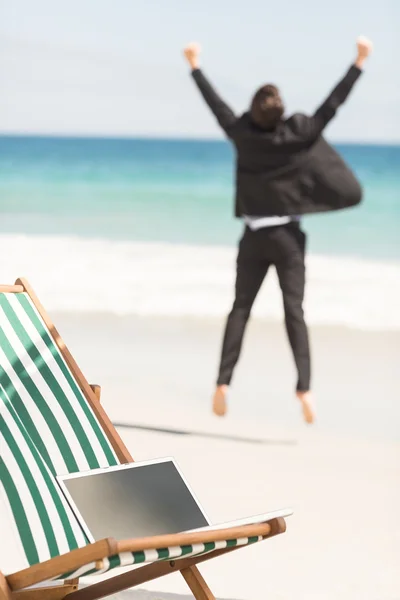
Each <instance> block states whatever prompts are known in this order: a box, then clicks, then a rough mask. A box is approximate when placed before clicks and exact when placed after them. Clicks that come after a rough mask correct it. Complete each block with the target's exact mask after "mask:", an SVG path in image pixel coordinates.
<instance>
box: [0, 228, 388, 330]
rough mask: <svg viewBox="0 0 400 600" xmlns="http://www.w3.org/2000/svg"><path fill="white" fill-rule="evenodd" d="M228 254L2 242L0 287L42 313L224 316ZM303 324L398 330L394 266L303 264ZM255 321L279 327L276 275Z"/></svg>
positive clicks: (112, 244) (343, 261)
mask: <svg viewBox="0 0 400 600" xmlns="http://www.w3.org/2000/svg"><path fill="white" fill-rule="evenodd" d="M235 258H236V256H235V249H234V248H227V247H211V246H190V245H174V244H165V243H145V242H117V241H110V240H103V239H94V240H89V239H84V238H74V237H59V236H57V237H55V236H48V237H39V236H28V235H11V234H10V235H1V236H0V280H1V281H0V282H1V283H12V282H13V281H14V280H15V278H16V277H19V276H25V277H27V278H28V280H30V282H31V284H32V285H33V287H34V288H35V290H36V291H37V293H38V295H39V296H40V298H41V300H42V301H43V304H44V305H45V306H46V308H47V309H48V310H50V311H53V312H54V311H67V312H109V313H113V314H120V315H127V314H134V315H143V316H147V315H153V316H166V317H167V316H190V317H209V316H213V317H214V316H218V317H220V316H223V315H225V314H226V313H227V312H228V311H229V310H230V307H231V304H232V300H233V287H234V276H235ZM307 281H308V284H307V290H306V299H305V311H306V316H307V319H308V321H309V323H310V324H324V325H344V326H349V327H353V328H357V329H367V330H393V329H395V330H400V310H399V307H400V265H398V264H396V263H394V264H390V263H380V262H371V261H366V260H358V259H350V258H337V257H335V258H331V257H324V256H314V255H310V256H309V257H308V259H307ZM253 315H254V316H256V317H258V318H264V319H273V320H277V319H278V320H281V319H282V317H283V310H282V298H281V294H280V290H279V286H278V282H277V278H276V274H275V271H274V269H271V272H270V273H268V276H267V278H266V281H265V283H264V286H263V288H262V290H261V292H260V294H259V296H258V298H257V300H256V303H255V305H254V309H253Z"/></svg>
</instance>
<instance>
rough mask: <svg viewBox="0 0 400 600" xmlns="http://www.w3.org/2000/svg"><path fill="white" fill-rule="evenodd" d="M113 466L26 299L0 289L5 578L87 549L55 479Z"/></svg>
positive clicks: (173, 551) (191, 550)
mask: <svg viewBox="0 0 400 600" xmlns="http://www.w3.org/2000/svg"><path fill="white" fill-rule="evenodd" d="M116 464H118V459H117V457H116V455H115V452H114V450H113V448H112V446H111V444H110V442H109V441H108V438H107V437H106V435H105V434H104V432H103V430H102V428H101V426H100V424H99V422H98V420H97V418H96V416H95V414H94V413H93V411H92V409H91V407H90V406H89V404H88V402H87V401H86V399H85V397H84V396H83V394H82V393H81V391H80V388H79V386H78V385H77V383H76V381H75V379H74V377H73V375H72V373H71V372H70V370H69V368H68V366H67V364H66V362H65V361H64V359H63V357H62V355H61V353H60V351H59V349H58V347H57V346H56V344H55V343H54V341H53V339H52V337H51V335H50V332H49V330H48V328H47V326H46V325H45V323H44V322H43V320H42V318H41V317H40V315H39V313H38V312H37V310H36V308H35V307H34V305H33V303H32V301H31V300H30V298H29V296H28V295H27V294H24V293H19V294H7V293H0V531H1V540H0V570H2V571H3V573H5V574H6V575H7V574H9V573H11V572H16V571H19V570H22V569H24V568H27V567H29V566H31V565H34V564H37V563H39V562H43V561H45V560H48V559H49V558H52V557H55V556H58V555H59V554H64V553H67V552H68V551H70V550H73V549H75V548H79V547H83V546H85V545H86V544H87V543H88V541H87V539H86V536H85V534H84V533H83V531H82V529H81V527H80V525H79V523H78V521H77V520H76V518H75V516H74V514H73V513H72V511H71V510H70V508H69V506H68V504H67V503H66V501H65V499H64V496H63V494H62V493H61V491H60V489H59V487H58V485H57V482H56V480H55V477H54V476H55V475H56V474H64V473H71V472H76V471H85V470H88V469H94V468H98V467H105V466H112V465H116ZM260 539H261V538H257V537H255V538H244V539H238V540H229V541H222V542H216V543H209V544H196V545H193V546H181V547H176V548H175V547H174V548H161V549H154V550H147V551H145V552H135V553H123V554H120V555H117V556H113V557H111V558H110V559H107V557H105V559H104V561H103V564H102V565H97V569H96V565H95V564H90V565H86V566H85V567H82V568H81V569H79V570H78V571H76V572H74V573H68V574H61V573H60V574H58V576H57V577H56V578H55V579H62V578H66V577H71V578H72V577H82V576H87V575H92V574H101V573H105V572H106V571H109V570H110V569H113V568H115V567H121V566H128V565H134V564H140V563H145V562H154V561H160V560H170V559H175V560H176V559H179V558H183V557H189V556H196V555H198V554H204V553H207V552H212V551H213V550H216V549H222V548H225V547H227V546H228V547H230V546H242V545H247V544H251V543H255V542H257V541H259V540H260ZM3 540H7V549H9V550H10V551H9V552H7V555H5V554H2V541H3ZM3 547H4V546H3Z"/></svg>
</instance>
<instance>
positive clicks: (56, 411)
mask: <svg viewBox="0 0 400 600" xmlns="http://www.w3.org/2000/svg"><path fill="white" fill-rule="evenodd" d="M0 383H1V384H2V386H3V388H4V389H5V391H6V392H7V394H8V396H9V398H10V400H11V403H12V405H13V406H14V408H15V410H16V411H17V413H18V415H19V417H20V419H21V421H22V422H23V424H24V426H25V428H26V430H27V431H28V433H29V435H30V437H31V439H32V440H33V442H34V443H35V445H36V447H37V448H38V450H39V451H40V453H41V454H42V456H43V458H44V460H45V461H46V462H47V464H48V466H49V468H50V469H51V470H52V471H53V473H57V474H63V473H66V472H75V471H84V470H88V469H93V468H98V467H105V466H110V465H115V464H118V460H117V458H116V455H115V452H114V450H113V449H112V447H111V444H110V442H109V441H108V439H107V437H106V435H105V434H104V432H103V430H102V428H101V427H100V425H99V423H98V421H97V418H96V417H95V415H94V413H93V411H92V409H91V408H90V406H89V405H88V403H87V401H86V399H85V398H84V396H83V394H82V392H81V391H80V389H79V387H78V385H77V383H76V381H75V380H74V378H73V376H72V374H71V372H70V370H69V368H68V366H67V364H66V363H65V361H64V359H63V357H62V355H61V353H60V351H59V349H58V347H57V346H56V344H55V343H54V341H53V340H52V338H51V336H50V333H49V331H48V329H47V327H46V325H45V324H44V322H43V320H42V318H41V317H40V315H39V314H38V312H37V310H36V308H35V307H34V306H33V304H32V302H31V300H30V298H29V297H28V296H27V295H26V294H0Z"/></svg>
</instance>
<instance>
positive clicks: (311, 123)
mask: <svg viewBox="0 0 400 600" xmlns="http://www.w3.org/2000/svg"><path fill="white" fill-rule="evenodd" d="M371 52H372V43H371V42H370V41H369V40H367V39H366V38H364V37H360V38H358V40H357V58H356V60H355V62H354V63H353V65H352V66H351V67H350V69H349V70H348V71H347V73H346V75H345V76H344V77H343V79H342V80H341V81H340V82H339V83H338V84H337V86H336V87H335V88H334V89H333V90H332V92H331V93H330V94H329V96H328V98H327V99H326V100H325V101H324V102H323V103H322V104H321V106H320V107H319V108H318V109H317V110H316V112H315V114H314V115H313V116H312V117H303V119H302V121H301V125H300V129H301V133H302V134H304V136H305V137H306V138H307V139H310V140H313V139H316V138H318V136H319V135H321V133H322V131H323V130H324V128H325V127H326V126H327V125H328V123H329V121H331V120H332V119H333V117H334V116H335V115H336V112H337V110H338V108H339V107H340V106H341V105H342V104H343V103H344V102H345V100H346V99H347V97H348V95H349V94H350V92H351V90H352V88H353V86H354V84H355V83H356V81H357V80H358V78H359V77H360V75H361V73H362V68H363V66H364V63H365V60H366V59H367V57H368V56H369V55H370V54H371Z"/></svg>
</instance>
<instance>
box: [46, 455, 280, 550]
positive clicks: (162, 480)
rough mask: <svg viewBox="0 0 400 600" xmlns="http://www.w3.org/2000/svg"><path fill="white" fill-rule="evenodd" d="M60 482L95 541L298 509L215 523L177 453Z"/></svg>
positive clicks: (192, 528) (248, 522) (262, 518)
mask: <svg viewBox="0 0 400 600" xmlns="http://www.w3.org/2000/svg"><path fill="white" fill-rule="evenodd" d="M57 481H58V484H59V486H60V488H61V490H62V492H63V494H64V496H65V498H66V500H67V501H68V503H69V505H70V507H71V509H72V511H73V512H74V513H75V516H76V518H77V520H78V521H79V523H80V525H81V527H82V529H83V530H84V532H85V533H86V535H87V537H88V539H89V541H90V542H95V541H98V540H101V539H104V538H107V537H113V538H115V539H117V540H118V539H119V540H121V539H127V538H140V537H150V536H155V535H164V534H165V535H167V534H173V533H183V532H189V531H204V530H207V529H223V528H225V527H236V526H239V525H252V524H255V523H262V522H265V521H268V520H270V519H274V518H276V517H288V516H289V515H291V514H292V511H291V510H290V509H285V510H278V511H275V512H269V513H265V514H261V515H255V516H252V517H248V518H245V519H240V520H237V521H231V522H229V523H221V524H218V525H214V524H212V523H211V521H210V520H209V518H208V517H207V515H206V513H205V512H204V510H203V508H202V506H201V505H200V503H199V501H198V500H197V498H196V497H195V495H194V493H193V492H192V490H191V488H190V486H189V484H188V482H187V481H186V479H185V477H184V476H183V474H182V472H181V471H180V469H179V467H178V465H177V463H176V462H175V460H174V459H173V458H162V459H157V460H151V461H145V462H135V463H129V464H124V465H118V466H116V467H106V468H102V469H93V470H91V471H85V472H81V473H73V474H69V475H60V476H58V477H57Z"/></svg>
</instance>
